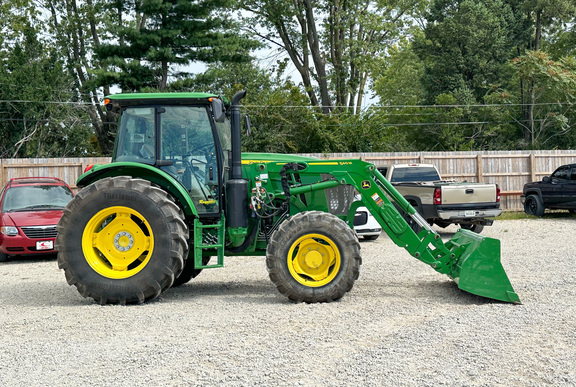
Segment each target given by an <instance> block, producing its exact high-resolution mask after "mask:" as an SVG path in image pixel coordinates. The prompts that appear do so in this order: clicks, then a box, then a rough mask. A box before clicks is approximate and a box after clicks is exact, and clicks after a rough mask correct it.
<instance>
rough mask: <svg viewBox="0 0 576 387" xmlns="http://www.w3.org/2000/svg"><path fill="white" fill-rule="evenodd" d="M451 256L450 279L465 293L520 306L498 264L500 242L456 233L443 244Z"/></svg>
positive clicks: (467, 232)
mask: <svg viewBox="0 0 576 387" xmlns="http://www.w3.org/2000/svg"><path fill="white" fill-rule="evenodd" d="M446 246H447V247H448V248H449V249H451V250H452V252H453V253H454V254H455V257H454V259H455V264H454V266H453V267H452V273H451V277H452V278H453V279H454V281H455V282H456V283H457V284H458V287H459V288H460V289H462V290H464V291H466V292H469V293H472V294H476V295H478V296H482V297H487V298H492V299H495V300H500V301H505V302H512V303H515V304H520V298H519V297H518V295H517V294H516V293H515V292H514V289H513V288H512V285H511V284H510V280H509V279H508V276H507V275H506V272H505V271H504V268H503V267H502V263H501V262H500V241H499V240H498V239H493V238H487V237H483V236H481V235H478V234H476V233H474V232H472V231H469V230H463V229H460V230H458V231H457V232H456V235H454V237H453V238H452V239H451V240H450V241H448V242H447V243H446Z"/></svg>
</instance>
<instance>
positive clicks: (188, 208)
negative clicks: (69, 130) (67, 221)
mask: <svg viewBox="0 0 576 387" xmlns="http://www.w3.org/2000/svg"><path fill="white" fill-rule="evenodd" d="M115 176H132V177H137V178H140V179H144V180H148V181H150V182H152V183H154V184H156V185H158V186H159V187H161V188H162V189H163V190H165V191H166V192H168V193H169V194H170V195H172V196H173V197H174V198H175V199H176V201H177V202H178V203H179V204H180V207H181V208H182V211H184V214H185V215H187V216H198V211H197V210H196V207H194V204H193V203H192V201H191V200H190V195H189V194H188V191H186V189H185V188H184V187H183V186H182V184H180V182H178V180H176V179H175V178H174V177H173V176H171V175H170V174H168V173H166V172H164V171H162V170H160V169H158V168H156V167H153V166H152V165H148V164H141V163H131V162H115V163H110V164H105V165H95V166H94V167H93V168H92V169H91V170H89V171H88V172H86V173H84V174H83V175H81V176H80V177H79V178H78V181H77V182H76V186H77V187H78V188H83V187H85V186H87V185H90V184H92V183H94V182H95V181H98V180H101V179H104V178H106V177H115Z"/></svg>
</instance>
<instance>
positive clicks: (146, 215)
mask: <svg viewBox="0 0 576 387" xmlns="http://www.w3.org/2000/svg"><path fill="white" fill-rule="evenodd" d="M57 229H58V237H57V240H56V248H57V249H58V251H59V253H58V266H59V267H60V268H61V269H63V270H64V273H65V275H66V280H67V281H68V284H70V285H74V286H76V288H77V289H78V292H79V293H80V294H81V295H83V296H84V297H91V298H93V299H94V300H95V301H97V302H98V303H100V304H102V305H104V304H132V303H142V302H144V301H147V300H151V299H154V298H156V297H158V296H159V295H160V293H162V292H163V291H164V290H166V289H168V288H169V287H170V286H171V285H172V283H173V282H174V278H176V277H177V276H178V275H179V274H180V272H181V271H182V267H183V264H184V261H183V260H184V258H185V257H186V256H187V254H188V244H187V240H188V228H187V226H186V224H185V223H184V220H183V214H182V211H181V210H180V208H179V207H178V206H177V205H176V203H174V201H173V200H172V199H171V198H170V197H169V195H168V194H167V193H166V192H165V191H163V190H162V189H160V188H158V187H154V186H152V184H151V183H150V182H149V181H146V180H142V179H133V178H131V177H128V176H119V177H112V178H105V179H102V180H99V181H97V182H95V183H93V184H91V185H89V186H87V187H86V188H84V189H82V190H81V191H80V192H79V193H78V194H77V195H76V196H75V198H74V199H73V200H72V201H71V202H70V203H69V204H68V206H66V208H65V209H64V214H63V216H62V218H61V220H60V222H59V223H58V227H57Z"/></svg>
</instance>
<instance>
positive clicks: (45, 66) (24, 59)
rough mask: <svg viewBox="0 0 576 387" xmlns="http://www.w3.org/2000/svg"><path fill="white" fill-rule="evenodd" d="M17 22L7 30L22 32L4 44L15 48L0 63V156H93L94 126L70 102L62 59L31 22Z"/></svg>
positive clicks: (69, 82)
mask: <svg viewBox="0 0 576 387" xmlns="http://www.w3.org/2000/svg"><path fill="white" fill-rule="evenodd" d="M16 20H18V23H16V25H7V26H6V28H7V30H12V31H13V32H14V31H16V30H17V31H18V32H19V33H20V34H19V35H18V34H13V35H11V36H12V37H13V38H12V39H11V41H9V42H4V44H5V46H4V47H3V48H4V49H6V48H8V47H9V48H10V50H9V51H8V50H6V51H5V55H3V57H2V58H1V59H0V60H1V61H2V67H1V69H0V85H1V86H2V87H0V100H1V101H2V102H0V135H1V136H2V139H3V141H2V142H0V157H58V156H82V155H89V154H91V153H92V151H93V147H92V146H91V145H90V143H89V136H90V133H91V132H90V129H89V128H90V127H89V125H86V123H84V122H82V118H81V117H82V114H81V111H80V110H79V109H77V108H76V107H75V106H73V105H70V104H67V103H66V102H69V101H72V100H73V95H72V93H71V79H70V78H69V77H68V76H67V74H66V71H65V69H64V66H63V63H62V61H61V60H60V59H59V58H58V57H57V56H56V52H55V51H54V50H53V49H51V48H50V47H47V45H46V42H43V41H40V40H39V39H38V35H37V32H36V30H35V29H34V27H33V26H32V25H31V24H30V23H28V24H27V25H26V24H25V23H24V24H21V22H22V20H20V19H18V18H17V19H16ZM8 36H10V34H8ZM56 101H62V102H63V103H61V104H58V103H55V102H56Z"/></svg>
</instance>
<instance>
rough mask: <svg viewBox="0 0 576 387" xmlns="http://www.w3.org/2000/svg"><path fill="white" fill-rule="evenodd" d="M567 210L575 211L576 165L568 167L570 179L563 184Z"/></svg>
mask: <svg viewBox="0 0 576 387" xmlns="http://www.w3.org/2000/svg"><path fill="white" fill-rule="evenodd" d="M564 195H565V204H566V208H567V209H576V165H572V166H570V178H569V179H568V180H567V181H566V183H565V184H564Z"/></svg>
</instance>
